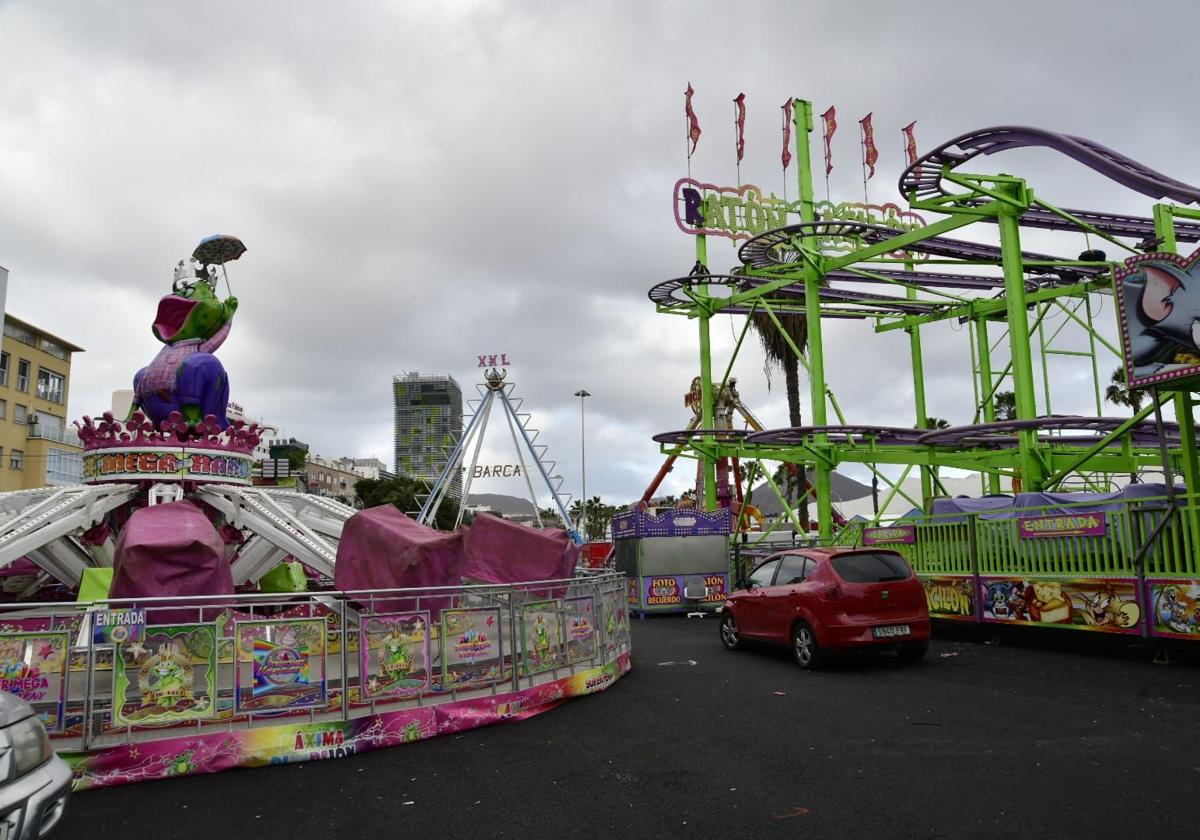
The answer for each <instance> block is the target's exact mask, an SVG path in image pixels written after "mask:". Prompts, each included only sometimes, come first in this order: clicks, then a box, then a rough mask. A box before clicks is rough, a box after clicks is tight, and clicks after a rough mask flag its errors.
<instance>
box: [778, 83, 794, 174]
mask: <svg viewBox="0 0 1200 840" xmlns="http://www.w3.org/2000/svg"><path fill="white" fill-rule="evenodd" d="M779 107H780V108H782V109H783V154H782V155H781V156H780V159H781V160H782V161H783V169H784V171H785V172H786V171H787V168H788V164H789V163H791V162H792V100H790V99H789V100H788V101H787V102H784V103H783V104H782V105H780V106H779Z"/></svg>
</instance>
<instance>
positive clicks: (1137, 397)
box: [1104, 367, 1146, 414]
mask: <svg viewBox="0 0 1200 840" xmlns="http://www.w3.org/2000/svg"><path fill="white" fill-rule="evenodd" d="M1109 382H1111V383H1112V384H1111V385H1109V386H1108V387H1107V388H1106V389H1105V390H1104V401H1105V402H1110V403H1112V404H1113V405H1123V406H1125V407H1126V408H1132V409H1133V413H1134V414H1137V413H1138V412H1139V411H1141V410H1142V403H1143V402H1145V400H1146V392H1145V391H1134V390H1130V389H1129V387H1128V386H1127V385H1126V384H1125V368H1121V367H1119V368H1117V369H1116V370H1114V371H1113V372H1112V377H1111V378H1110V379H1109Z"/></svg>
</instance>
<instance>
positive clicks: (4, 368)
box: [0, 353, 8, 388]
mask: <svg viewBox="0 0 1200 840" xmlns="http://www.w3.org/2000/svg"><path fill="white" fill-rule="evenodd" d="M0 385H3V386H4V387H6V388H7V387H8V354H7V353H0Z"/></svg>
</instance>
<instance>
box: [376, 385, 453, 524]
mask: <svg viewBox="0 0 1200 840" xmlns="http://www.w3.org/2000/svg"><path fill="white" fill-rule="evenodd" d="M392 397H393V400H394V403H395V407H396V410H395V436H396V463H395V468H396V475H398V476H399V475H405V476H408V477H409V478H415V479H418V480H420V481H424V482H425V483H426V484H428V485H429V486H430V487H432V486H433V484H434V482H435V481H437V479H438V476H440V475H441V473H442V470H443V469H444V468H445V466H446V456H447V455H449V454H450V451H451V450H452V449H453V448H454V444H455V442H456V441H457V439H458V435H459V434H460V433H461V432H462V422H463V401H462V388H460V387H459V386H458V383H457V382H455V381H454V377H452V376H422V375H421V374H419V373H416V372H412V373H403V374H401V375H400V376H394V377H392ZM449 495H450V496H451V498H453V499H455V500H456V501H457V500H461V498H462V476H461V475H456V476H454V479H453V484H452V486H451V490H450V493H449Z"/></svg>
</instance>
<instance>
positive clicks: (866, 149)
mask: <svg viewBox="0 0 1200 840" xmlns="http://www.w3.org/2000/svg"><path fill="white" fill-rule="evenodd" d="M872 113H874V112H872ZM858 124H859V125H861V126H862V142H863V163H865V164H866V165H867V169H868V174H867V180H870V179H871V178H873V177H874V176H875V161H877V160H879V150H878V149H876V148H875V129H874V128H873V127H872V126H871V114H867V115H866V116H865V117H863V118H862V119H861V120H859V121H858Z"/></svg>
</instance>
